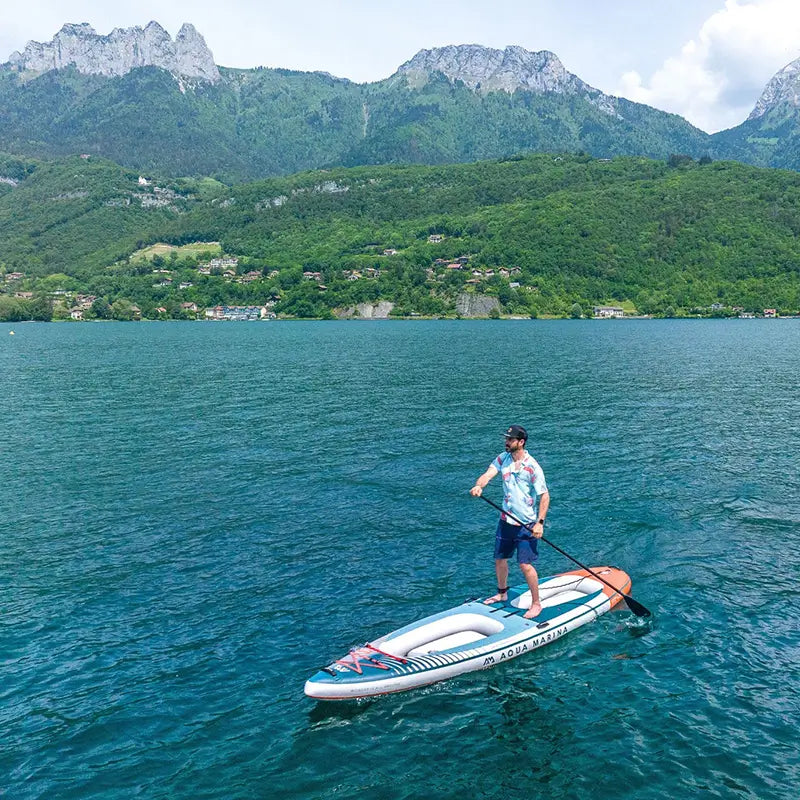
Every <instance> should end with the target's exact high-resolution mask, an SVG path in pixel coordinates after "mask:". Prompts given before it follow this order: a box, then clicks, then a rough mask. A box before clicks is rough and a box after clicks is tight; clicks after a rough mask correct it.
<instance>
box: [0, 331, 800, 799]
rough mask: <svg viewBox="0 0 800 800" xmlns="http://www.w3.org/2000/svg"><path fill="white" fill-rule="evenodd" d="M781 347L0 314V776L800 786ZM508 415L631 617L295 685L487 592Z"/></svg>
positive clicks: (235, 790)
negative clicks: (345, 678)
mask: <svg viewBox="0 0 800 800" xmlns="http://www.w3.org/2000/svg"><path fill="white" fill-rule="evenodd" d="M12 329H13V330H14V331H15V335H14V336H13V337H12V336H9V331H10V330H12ZM798 374H800V323H798V322H797V321H791V320H789V321H782V320H774V321H773V320H764V321H760V320H733V321H691V322H688V321H687V322H682V321H647V322H622V323H621V322H605V323H597V322H591V321H586V322H582V321H574V322H573V321H565V322H544V321H502V322H466V321H459V322H446V321H439V322H414V323H403V322H385V323H363V324H362V323H353V322H351V323H313V322H309V323H280V322H278V323H253V324H247V323H230V324H225V323H220V324H211V323H208V324H204V323H197V324H194V323H183V324H182V323H149V324H145V323H142V324H138V325H137V324H124V323H121V324H113V323H109V324H94V325H93V324H78V325H66V324H64V325H55V324H50V325H48V324H29V325H16V326H8V325H0V380H2V398H3V400H2V426H3V435H2V439H1V441H2V445H1V446H2V459H0V520H2V525H0V588H1V589H2V594H1V595H0V597H2V604H1V605H0V626H2V627H0V647H1V648H2V650H1V653H0V658H2V662H1V663H2V675H3V680H2V684H0V726H1V727H0V730H2V749H0V782H1V783H0V794H2V796H3V797H8V798H82V799H83V798H101V797H102V798H104V799H105V798H130V797H141V798H271V797H276V796H280V797H282V798H286V799H291V798H350V797H380V798H423V797H425V798H427V797H436V798H464V797H479V796H486V797H504V798H531V797H547V798H548V800H554V799H555V798H585V797H589V796H599V795H608V796H613V797H615V798H637V799H638V798H645V799H649V798H659V800H662V798H664V797H697V796H700V795H701V794H702V795H703V796H704V797H706V796H707V797H717V798H760V799H763V798H787V799H788V798H792V799H793V798H795V797H796V796H797V791H798V789H797V787H798V784H800V759H798V756H797V747H798V734H797V719H798V715H800V692H799V690H800V625H799V624H798V623H800V609H798V603H799V602H800V582H798V576H799V575H800V476H799V470H798V467H799V466H800V455H799V454H800V421H799V420H800V396H799V395H798ZM510 422H521V423H522V424H525V425H527V427H528V429H529V431H531V441H530V450H531V452H532V453H533V454H534V455H535V456H536V458H537V459H538V460H539V461H540V462H541V463H542V465H543V467H544V469H545V471H546V474H547V479H548V483H549V485H550V490H551V495H552V506H551V510H550V515H549V517H548V530H547V536H548V537H549V538H551V539H552V540H553V541H554V542H555V543H557V544H559V545H560V546H561V547H562V548H564V549H565V550H566V551H567V552H570V553H572V554H574V555H575V556H576V557H578V558H579V559H581V560H583V561H584V562H586V563H590V564H603V563H612V564H616V565H619V566H621V567H623V568H625V569H626V570H628V571H629V572H630V574H631V575H632V578H633V595H634V597H635V598H636V599H637V600H639V601H640V602H642V603H644V604H645V605H646V606H647V607H648V608H650V609H651V610H652V611H653V612H654V615H655V624H654V625H653V626H652V627H650V628H642V627H641V626H637V625H635V624H634V618H633V617H632V616H631V615H630V613H629V612H626V611H619V612H613V613H611V614H608V615H606V616H604V617H603V618H601V619H600V620H599V621H597V622H596V623H594V624H591V625H588V626H586V627H583V628H581V629H580V630H578V631H575V632H573V633H571V634H570V635H569V636H567V637H565V638H563V639H560V640H558V641H557V642H555V643H554V644H552V645H550V646H548V647H546V648H544V649H542V650H538V651H536V652H535V653H532V654H530V655H529V656H526V657H523V658H519V659H516V660H514V661H512V662H510V663H508V664H506V665H503V666H500V667H497V668H495V669H492V670H488V671H485V672H479V673H473V674H471V675H467V676H463V677H461V678H458V679H455V680H453V681H450V682H447V683H442V684H438V685H436V686H433V687H429V688H426V689H422V690H419V691H416V692H409V693H406V694H401V695H395V696H390V697H386V698H382V699H378V700H371V701H362V702H355V701H354V702H347V703H341V704H318V703H315V702H313V701H311V700H308V699H307V698H305V697H304V695H303V693H302V687H303V683H304V681H305V679H306V678H307V677H308V676H309V675H310V674H311V673H312V672H314V671H315V670H316V669H317V668H318V667H319V666H321V665H323V664H326V663H329V662H330V661H331V660H332V659H334V658H336V657H339V656H341V655H342V654H343V653H344V652H345V651H346V650H347V648H348V647H349V646H351V645H354V644H359V643H361V642H364V641H366V640H368V639H370V638H373V637H376V636H377V635H379V634H381V633H384V632H386V631H388V630H390V629H392V628H395V627H398V626H400V625H401V624H404V623H406V622H409V621H411V620H413V619H415V618H418V617H421V616H424V615H427V614H430V613H433V612H436V611H439V610H441V609H443V608H447V607H449V606H452V605H455V604H457V603H459V602H461V601H462V600H463V599H465V598H466V597H470V596H475V595H476V594H479V593H482V592H486V593H488V592H490V591H492V589H493V586H494V577H493V569H492V562H491V550H492V543H493V542H492V539H493V526H494V522H495V518H494V516H493V515H494V512H493V511H492V509H491V508H489V507H488V506H487V505H486V504H485V503H481V502H480V501H478V500H475V499H473V498H470V497H469V496H468V494H467V491H468V489H469V487H470V486H471V485H472V482H473V481H474V479H475V477H476V476H477V475H478V474H479V473H480V472H482V471H483V470H484V469H485V467H486V465H487V464H488V463H489V461H490V460H491V458H492V457H493V456H495V455H496V454H497V453H498V452H499V451H500V448H501V445H502V438H501V436H500V433H501V431H503V430H504V429H505V427H506V426H507V425H508V424H509V423H510ZM495 484H496V482H495ZM487 491H488V494H489V496H491V497H493V498H494V499H498V498H499V487H498V486H497V485H490V488H489V490H487ZM545 550H548V548H545ZM570 566H571V565H570V564H569V562H567V561H565V560H564V559H563V558H562V557H561V556H559V555H558V554H556V553H555V552H554V551H550V552H545V553H544V556H543V561H542V563H541V564H540V568H541V570H542V571H543V572H545V573H547V574H550V573H553V572H558V571H562V570H564V569H568V568H570Z"/></svg>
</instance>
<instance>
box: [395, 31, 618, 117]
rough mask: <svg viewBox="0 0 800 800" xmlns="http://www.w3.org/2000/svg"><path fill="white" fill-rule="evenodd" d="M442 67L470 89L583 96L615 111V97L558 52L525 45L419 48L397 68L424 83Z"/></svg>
mask: <svg viewBox="0 0 800 800" xmlns="http://www.w3.org/2000/svg"><path fill="white" fill-rule="evenodd" d="M434 72H440V73H442V74H443V75H445V76H446V77H447V78H448V79H449V80H450V81H457V80H458V81H461V82H463V83H464V84H465V85H466V86H468V87H469V88H470V89H472V90H474V91H477V92H480V93H481V94H486V93H488V92H497V91H504V92H509V93H510V92H513V91H515V90H516V89H524V90H527V91H530V92H535V93H536V94H544V93H546V92H554V93H556V94H568V95H570V94H574V95H582V96H584V97H586V98H587V99H588V100H590V101H591V102H593V103H594V104H595V105H596V106H598V107H599V108H601V109H602V110H603V111H605V112H606V113H608V114H615V113H616V109H615V108H614V98H612V97H609V96H608V95H605V94H603V93H602V92H601V91H600V90H599V89H595V88H593V87H592V86H589V84H587V83H584V82H583V81H582V80H581V79H580V78H578V77H577V76H576V75H573V74H572V73H571V72H568V71H567V70H566V69H565V68H564V65H563V64H562V63H561V61H560V60H559V58H558V56H557V55H556V54H555V53H551V52H549V51H547V50H542V51H540V52H537V53H533V52H530V51H529V50H526V49H525V48H524V47H506V48H505V50H495V49H493V48H491V47H483V46H481V45H477V44H464V45H451V46H449V47H437V48H434V49H432V50H420V51H419V53H417V54H416V55H415V56H414V57H413V58H412V59H411V60H410V61H407V62H406V63H405V64H403V65H402V66H401V67H400V68H399V69H398V71H397V74H398V75H401V76H404V77H405V78H406V80H407V81H408V84H409V86H411V87H415V88H418V87H420V86H423V85H424V84H425V83H426V82H427V80H428V77H429V76H430V75H431V74H432V73H434Z"/></svg>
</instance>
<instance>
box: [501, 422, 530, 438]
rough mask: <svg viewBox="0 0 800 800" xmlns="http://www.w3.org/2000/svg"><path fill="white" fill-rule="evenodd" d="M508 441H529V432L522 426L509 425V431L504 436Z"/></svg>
mask: <svg viewBox="0 0 800 800" xmlns="http://www.w3.org/2000/svg"><path fill="white" fill-rule="evenodd" d="M503 436H505V438H506V439H522V441H523V442H527V441H528V431H526V430H525V428H523V427H522V425H509V426H508V430H507V431H506V432H505V433H504V434H503Z"/></svg>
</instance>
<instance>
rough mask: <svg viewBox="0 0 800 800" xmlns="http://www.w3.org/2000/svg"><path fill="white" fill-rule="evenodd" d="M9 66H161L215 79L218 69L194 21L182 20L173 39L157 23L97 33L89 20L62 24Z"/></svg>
mask: <svg viewBox="0 0 800 800" xmlns="http://www.w3.org/2000/svg"><path fill="white" fill-rule="evenodd" d="M9 63H10V64H11V66H12V67H15V68H16V69H20V70H32V71H34V72H47V71H49V70H53V69H61V68H63V67H67V66H69V65H70V64H72V65H74V66H75V68H76V69H77V70H78V72H82V73H84V74H87V75H106V76H108V77H112V76H118V75H124V74H125V73H127V72H130V70H132V69H135V68H136V67H147V66H154V67H161V68H162V69H165V70H167V71H169V72H171V73H173V74H174V75H178V76H181V77H184V78H196V79H200V80H205V81H211V82H215V81H218V80H219V70H217V67H216V64H215V63H214V57H213V55H212V54H211V51H210V50H209V49H208V47H207V45H206V43H205V40H204V39H203V37H202V36H201V35H200V34H199V33H198V32H197V30H195V28H194V26H193V25H189V24H188V23H187V24H185V25H183V27H182V28H181V29H180V31H179V33H178V35H177V36H176V37H175V41H174V42H173V41H172V38H171V37H170V35H169V34H168V33H167V32H166V31H165V30H164V29H163V28H162V27H161V26H160V25H159V24H158V23H157V22H151V23H150V24H149V25H147V26H146V27H145V28H140V27H139V26H138V25H137V26H136V27H134V28H115V29H114V30H113V31H112V32H111V33H110V34H109V35H108V36H100V35H98V34H97V32H96V31H95V30H94V28H92V26H91V25H89V24H88V23H83V24H81V25H73V24H67V25H64V27H63V28H62V29H61V30H60V31H59V32H58V33H57V34H56V35H55V36H54V37H53V40H52V41H50V42H45V43H42V42H28V44H27V46H26V47H25V50H24V51H23V52H22V53H19V52H16V53H12V54H11V57H10V59H9Z"/></svg>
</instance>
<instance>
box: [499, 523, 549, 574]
mask: <svg viewBox="0 0 800 800" xmlns="http://www.w3.org/2000/svg"><path fill="white" fill-rule="evenodd" d="M531 527H533V526H531ZM515 550H516V551H517V562H518V563H519V564H535V563H536V562H537V561H538V560H539V540H538V539H534V537H533V536H531V534H530V531H527V530H526V529H525V528H523V527H522V526H521V525H510V524H509V523H508V522H503V520H500V521H499V522H498V523H497V533H496V534H495V538H494V558H495V561H497V560H498V559H501V558H511V556H513V555H514V551H515Z"/></svg>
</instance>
